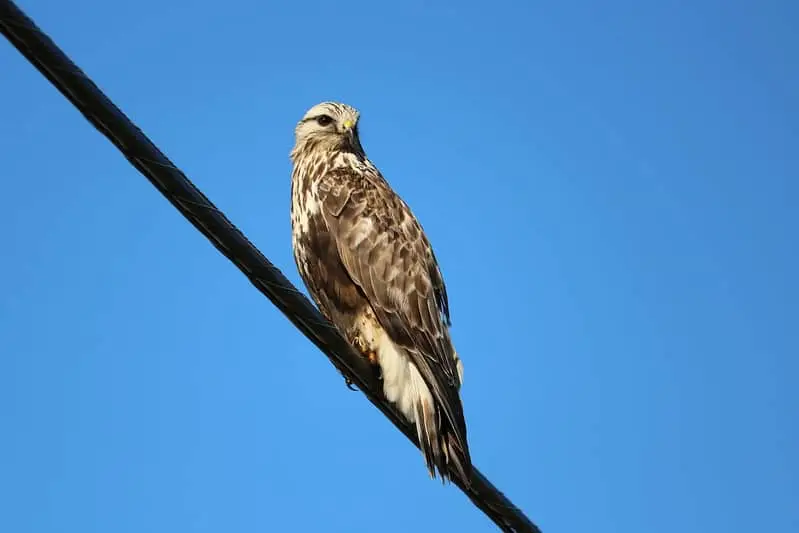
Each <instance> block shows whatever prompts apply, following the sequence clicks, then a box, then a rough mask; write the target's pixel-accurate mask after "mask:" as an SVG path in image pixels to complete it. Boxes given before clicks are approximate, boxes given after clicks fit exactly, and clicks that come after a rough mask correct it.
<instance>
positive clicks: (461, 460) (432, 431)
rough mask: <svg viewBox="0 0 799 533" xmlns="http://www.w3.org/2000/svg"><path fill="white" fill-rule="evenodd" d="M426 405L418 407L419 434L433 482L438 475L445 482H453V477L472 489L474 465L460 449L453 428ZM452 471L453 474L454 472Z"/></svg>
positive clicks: (466, 453) (420, 403) (421, 404)
mask: <svg viewBox="0 0 799 533" xmlns="http://www.w3.org/2000/svg"><path fill="white" fill-rule="evenodd" d="M442 422H443V417H441V416H440V415H439V414H438V413H436V411H435V409H433V408H432V406H430V404H429V403H427V402H426V401H419V402H418V403H417V405H416V432H417V435H418V437H419V447H420V448H421V450H422V456H423V457H424V460H425V463H426V464H427V470H428V472H429V473H430V477H431V478H434V479H435V478H436V477H437V476H436V472H438V476H439V477H441V481H442V482H444V483H446V482H447V481H451V477H452V473H454V475H455V476H457V477H458V478H459V480H460V481H461V482H462V483H463V484H464V485H465V486H466V487H469V486H470V485H471V478H472V475H471V474H472V472H471V470H472V465H471V459H470V457H469V454H468V451H465V450H463V449H462V447H461V446H460V444H459V442H458V439H457V437H456V436H455V433H454V431H453V430H452V428H450V427H448V424H446V422H443V423H442ZM451 471H452V472H451Z"/></svg>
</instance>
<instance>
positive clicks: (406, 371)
mask: <svg viewBox="0 0 799 533" xmlns="http://www.w3.org/2000/svg"><path fill="white" fill-rule="evenodd" d="M358 329H359V331H360V334H361V337H362V339H363V340H364V341H365V342H366V344H367V345H368V346H369V347H370V348H371V349H372V350H374V352H375V353H376V354H377V359H378V362H379V364H380V370H381V372H382V375H383V394H385V395H386V399H387V400H388V401H390V402H391V403H393V404H395V405H396V406H397V408H398V409H399V410H400V412H401V413H402V414H403V415H404V416H405V417H406V418H407V419H408V421H409V422H411V423H415V422H416V416H417V415H416V413H417V409H418V408H420V404H426V405H427V407H428V409H430V408H432V406H433V395H432V394H430V389H429V388H428V387H427V383H425V381H424V379H423V378H422V375H421V374H420V373H419V370H417V369H416V366H415V365H414V364H412V363H411V360H410V358H409V357H408V356H407V355H405V353H404V351H403V350H402V349H401V348H399V347H397V345H396V344H394V342H393V341H392V340H391V339H390V338H389V336H388V334H386V332H385V330H383V328H381V327H380V326H379V325H378V324H377V321H376V320H375V319H374V318H373V317H372V316H369V315H367V316H361V317H360V319H359V321H358Z"/></svg>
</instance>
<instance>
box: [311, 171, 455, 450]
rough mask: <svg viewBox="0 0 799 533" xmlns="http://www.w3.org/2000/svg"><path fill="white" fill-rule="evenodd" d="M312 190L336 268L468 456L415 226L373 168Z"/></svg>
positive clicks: (445, 321) (449, 352)
mask: <svg viewBox="0 0 799 533" xmlns="http://www.w3.org/2000/svg"><path fill="white" fill-rule="evenodd" d="M318 190H319V199H320V201H321V203H322V212H323V214H324V217H325V220H326V222H327V225H328V227H329V229H330V233H331V235H332V237H333V239H335V241H336V244H337V249H338V252H339V256H340V259H341V261H342V264H344V266H345V268H346V270H347V272H348V273H349V275H350V277H351V278H352V280H353V281H354V282H355V283H356V284H357V285H358V286H359V287H360V288H361V290H363V292H364V294H365V295H366V297H367V299H368V300H369V302H370V304H371V305H372V308H373V309H374V311H375V314H376V316H377V318H378V320H379V321H380V324H381V326H382V327H383V328H384V329H385V330H386V332H387V333H388V334H389V336H390V337H391V338H392V340H393V341H394V342H395V343H396V344H398V345H400V346H402V347H403V348H405V349H406V351H407V353H408V355H409V357H410V358H411V360H412V362H413V363H414V364H415V365H416V367H417V368H418V369H419V373H420V374H421V375H422V378H423V379H424V380H425V382H426V383H427V385H428V387H429V388H430V390H431V393H432V394H433V397H434V399H435V401H436V404H438V405H439V406H440V408H441V410H442V411H443V412H444V415H445V417H446V420H447V421H448V422H449V424H448V425H449V426H450V427H451V428H452V429H453V432H454V436H455V438H456V441H457V443H458V445H459V447H460V448H461V450H463V452H464V453H465V454H467V458H468V448H467V443H466V423H465V420H464V416H463V408H462V405H461V401H460V397H459V395H458V391H459V388H460V379H459V376H458V372H457V368H456V362H455V357H454V351H453V347H452V343H451V341H450V337H449V329H448V326H449V323H450V317H449V303H448V301H447V294H446V287H445V285H444V280H443V277H442V275H441V271H440V269H439V266H438V262H437V261H436V258H435V255H434V254H433V251H432V248H431V246H430V244H429V242H428V241H427V238H426V237H425V236H424V233H423V231H422V228H421V226H420V225H419V223H418V221H417V220H416V219H415V218H414V217H413V215H412V214H411V211H410V209H409V208H408V206H407V205H406V204H405V203H404V202H403V201H402V200H401V199H400V198H399V196H397V195H396V194H395V193H394V192H393V191H392V190H391V189H390V187H389V186H388V184H387V183H386V182H385V180H384V179H383V177H382V176H381V175H380V174H379V172H377V171H374V172H372V173H361V172H354V171H352V170H350V169H337V170H335V171H331V172H329V173H328V174H327V175H326V176H325V177H324V178H323V180H322V181H321V182H320V183H319V189H318Z"/></svg>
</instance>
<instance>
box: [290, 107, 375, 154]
mask: <svg viewBox="0 0 799 533" xmlns="http://www.w3.org/2000/svg"><path fill="white" fill-rule="evenodd" d="M359 117H360V113H358V110H357V109H355V108H353V107H350V106H348V105H347V104H342V103H338V102H322V103H320V104H316V105H315V106H313V107H312V108H311V109H309V110H308V111H307V112H306V113H305V115H304V116H303V117H302V120H300V121H299V122H298V123H297V127H296V128H295V129H294V135H295V143H294V149H293V150H292V152H291V156H292V158H293V159H296V157H297V155H298V154H300V153H301V152H305V151H315V150H326V151H344V152H352V153H354V154H356V155H359V156H363V147H362V146H361V141H360V139H359V138H358V119H359Z"/></svg>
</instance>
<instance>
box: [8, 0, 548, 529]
mask: <svg viewBox="0 0 799 533" xmlns="http://www.w3.org/2000/svg"><path fill="white" fill-rule="evenodd" d="M0 32H2V33H3V35H4V36H5V37H6V38H7V39H8V40H9V41H10V42H11V44H12V45H13V46H14V47H15V48H16V49H17V50H18V51H19V52H20V53H21V54H22V55H23V56H25V58H27V59H28V61H29V62H30V63H31V64H33V66H34V67H36V68H37V69H38V70H39V72H41V73H42V74H43V75H44V76H45V77H46V78H47V79H48V80H50V83H52V84H53V85H54V86H55V87H56V88H57V89H58V90H59V91H60V92H61V93H62V94H63V95H64V96H65V97H66V98H67V99H68V100H69V101H70V102H71V103H72V104H73V105H74V106H75V107H76V108H77V109H78V110H79V111H80V112H81V113H82V114H83V115H84V117H86V119H87V120H88V121H89V122H90V123H91V124H92V125H93V126H94V127H95V128H97V129H98V130H99V131H100V132H101V133H102V134H103V135H105V136H106V137H107V138H108V139H109V140H110V141H111V142H112V143H113V144H114V145H115V146H116V147H117V148H118V149H119V151H120V152H122V155H124V156H125V158H126V159H127V160H128V161H129V162H130V163H131V164H132V165H133V166H134V167H136V169H138V170H139V172H141V173H142V174H143V175H144V176H145V177H146V178H147V179H148V180H149V181H150V182H151V183H152V184H153V185H154V186H155V187H156V188H157V189H158V190H159V191H160V192H161V194H163V195H164V196H165V197H166V199H167V200H169V201H170V202H171V203H172V205H174V206H175V208H176V209H177V210H178V211H180V212H181V214H183V216H184V217H186V219H188V221H189V222H191V224H193V225H194V227H195V228H197V230H199V231H200V233H202V234H203V235H205V237H206V238H207V239H208V240H209V241H211V244H213V245H214V246H215V247H216V248H217V250H219V251H220V252H221V253H222V255H224V256H225V257H227V258H228V259H229V260H230V261H231V262H232V263H233V264H234V265H236V266H237V267H238V268H239V270H241V271H242V272H243V273H244V275H245V276H247V278H248V279H249V280H250V282H252V284H253V285H255V287H256V288H257V289H258V290H259V291H261V292H262V293H263V294H264V295H265V296H266V297H267V298H269V300H270V301H271V302H272V303H273V304H274V305H275V306H277V308H278V309H280V311H281V312H282V313H283V314H284V315H286V317H288V319H289V320H290V321H291V322H292V323H293V324H294V325H295V326H296V327H297V329H299V330H300V331H301V332H302V333H303V334H304V335H305V336H306V337H308V338H309V339H310V340H311V342H313V343H314V344H315V345H316V346H317V347H318V348H319V349H320V350H321V351H322V352H323V353H324V354H325V355H326V356H327V357H328V359H330V361H331V362H332V363H333V365H334V366H335V367H336V368H338V370H339V371H340V372H341V373H342V374H343V375H344V376H345V377H346V378H347V379H348V380H349V381H351V382H352V383H353V384H355V385H356V386H357V387H358V388H359V389H360V390H361V391H363V393H364V394H365V395H366V397H367V398H368V399H369V400H370V401H371V402H372V403H373V404H374V405H375V406H377V408H378V409H380V410H381V411H382V412H383V414H384V415H386V417H388V419H389V420H391V422H393V423H394V425H395V426H397V428H398V429H399V430H400V431H401V432H402V433H403V434H404V435H405V436H406V437H407V438H408V439H409V440H410V441H411V442H412V443H413V444H414V445H415V446H416V447H417V448H418V447H419V443H418V440H417V438H416V431H415V430H414V429H413V428H412V427H411V426H410V425H409V424H408V423H407V422H406V421H405V419H404V418H402V417H401V416H400V415H399V414H398V412H397V411H396V410H395V409H394V408H393V407H392V406H391V405H390V404H389V403H387V402H386V401H385V398H384V397H383V395H382V389H381V387H380V383H379V382H378V380H377V379H376V378H375V376H374V374H373V372H372V370H371V368H370V367H369V365H368V364H367V363H366V361H365V360H364V358H362V357H361V356H360V355H358V354H357V353H356V352H355V351H354V350H353V349H352V348H351V347H350V346H349V344H348V343H347V342H346V341H345V340H344V339H343V337H342V336H341V335H340V334H339V333H338V331H337V330H336V329H335V327H333V326H332V324H330V323H329V322H328V321H327V320H326V319H325V318H324V317H322V315H321V314H320V313H319V312H318V311H317V310H316V308H315V307H314V306H313V305H312V304H311V303H310V302H309V300H308V299H307V298H305V296H303V295H302V293H301V292H300V291H299V290H297V288H296V287H294V286H293V285H292V284H291V282H289V280H288V279H286V277H285V276H284V275H283V274H282V273H281V272H280V271H279V270H278V269H277V268H276V267H275V266H274V265H273V264H272V263H271V262H269V260H268V259H267V258H266V257H264V255H263V254H262V253H261V252H260V251H259V250H258V249H257V248H255V246H253V244H252V243H251V242H250V241H249V240H248V239H247V237H245V236H244V234H242V233H241V231H240V230H239V229H238V228H236V227H235V226H234V225H233V224H232V223H231V222H230V221H229V220H228V219H227V217H226V216H225V215H224V214H223V213H222V212H221V211H220V210H219V209H217V208H216V207H215V206H214V204H213V203H211V201H210V200H209V199H208V198H206V197H205V195H204V194H203V193H202V192H201V191H200V190H199V189H197V187H195V186H194V184H193V183H191V181H189V179H188V178H187V177H186V176H185V175H184V174H183V172H181V171H180V170H179V169H178V168H177V167H176V166H175V165H174V164H173V163H172V162H171V161H170V160H169V159H168V158H167V157H166V156H165V155H164V154H163V153H162V152H161V151H160V150H159V149H158V148H157V147H156V146H155V145H154V144H153V143H152V141H150V140H149V139H148V138H147V136H145V135H144V134H143V133H142V132H141V130H139V128H138V127H136V125H135V124H133V123H132V122H131V121H130V120H129V119H128V118H127V117H126V116H125V114H124V113H122V111H120V109H119V108H118V107H116V106H115V105H114V103H113V102H111V101H110V100H109V99H108V97H106V96H105V94H103V92H102V91H101V90H100V89H99V88H98V87H97V86H96V85H95V84H94V82H92V80H91V79H89V77H88V76H87V75H86V74H84V73H83V71H82V70H81V69H80V68H78V67H77V66H76V65H75V64H74V63H73V62H72V61H71V60H70V59H69V58H68V57H67V56H66V54H64V52H62V51H61V49H60V48H59V47H58V46H57V45H56V44H55V43H54V42H53V41H52V40H51V39H50V38H49V37H48V36H47V35H46V34H45V33H44V32H42V31H41V30H40V29H39V28H38V27H37V26H36V24H35V23H34V22H33V21H32V20H31V19H30V18H28V17H27V15H25V13H23V12H22V10H20V9H19V8H18V7H17V6H16V4H15V3H14V2H12V1H10V0H0ZM452 479H453V482H454V483H455V484H456V485H457V486H458V487H459V488H460V489H461V490H462V491H463V492H464V493H465V494H466V495H467V496H468V497H469V499H471V500H472V502H473V503H474V504H475V505H476V506H477V507H478V508H480V509H481V510H482V511H483V512H484V513H485V514H486V515H487V516H488V517H489V518H490V519H491V520H493V521H494V523H496V524H497V526H499V527H500V529H502V530H503V531H506V532H508V533H540V530H539V529H538V527H537V526H536V525H535V524H533V523H532V522H531V521H530V520H529V519H528V518H527V517H526V516H525V515H524V513H523V512H522V511H521V510H520V509H519V508H518V507H516V506H515V505H513V503H511V501H510V500H508V499H507V498H506V497H505V495H504V494H502V493H501V492H500V491H499V490H498V489H497V488H496V487H494V485H492V484H491V482H490V481H488V479H486V478H485V476H483V475H482V474H481V473H480V472H479V471H478V470H477V468H474V469H473V471H472V480H471V487H468V488H467V487H465V486H464V485H463V484H462V483H461V482H460V481H459V480H458V476H457V475H453V476H452Z"/></svg>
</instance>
